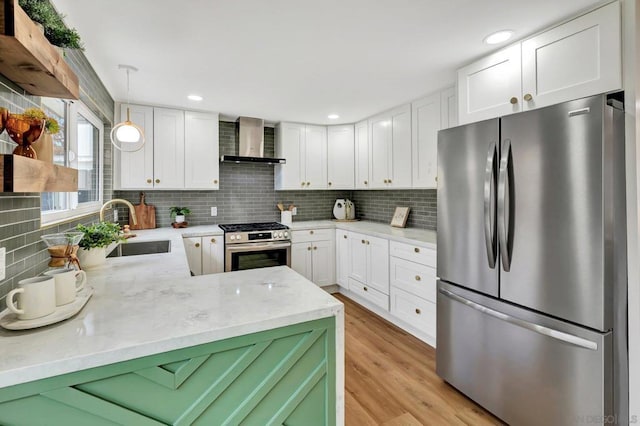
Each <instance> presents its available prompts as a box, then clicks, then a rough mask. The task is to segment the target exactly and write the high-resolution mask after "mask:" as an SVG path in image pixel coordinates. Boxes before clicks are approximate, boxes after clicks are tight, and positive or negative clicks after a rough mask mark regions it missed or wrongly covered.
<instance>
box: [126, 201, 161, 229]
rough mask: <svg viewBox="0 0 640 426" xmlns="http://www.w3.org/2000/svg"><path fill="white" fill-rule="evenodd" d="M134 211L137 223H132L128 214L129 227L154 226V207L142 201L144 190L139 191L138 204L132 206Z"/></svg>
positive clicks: (150, 227)
mask: <svg viewBox="0 0 640 426" xmlns="http://www.w3.org/2000/svg"><path fill="white" fill-rule="evenodd" d="M133 208H134V209H135V211H136V218H137V219H138V224H137V225H134V224H133V219H132V218H131V215H129V227H130V228H131V229H154V228H155V227H156V208H155V207H154V206H150V205H148V204H145V203H144V192H141V193H140V204H137V205H135V206H133Z"/></svg>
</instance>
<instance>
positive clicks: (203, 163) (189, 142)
mask: <svg viewBox="0 0 640 426" xmlns="http://www.w3.org/2000/svg"><path fill="white" fill-rule="evenodd" d="M184 120H185V122H184V137H185V138H184V139H185V140H184V148H185V149H184V187H185V188H186V189H218V188H219V187H220V186H219V183H218V182H219V179H220V172H219V169H220V161H219V158H218V152H219V149H218V114H209V113H200V112H190V111H187V112H185V115H184Z"/></svg>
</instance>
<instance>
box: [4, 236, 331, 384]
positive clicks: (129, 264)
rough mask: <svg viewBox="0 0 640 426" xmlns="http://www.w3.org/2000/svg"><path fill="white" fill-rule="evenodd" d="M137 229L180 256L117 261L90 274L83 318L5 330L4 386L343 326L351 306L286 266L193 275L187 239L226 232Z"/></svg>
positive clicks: (146, 257) (112, 260) (137, 257)
mask: <svg viewBox="0 0 640 426" xmlns="http://www.w3.org/2000/svg"><path fill="white" fill-rule="evenodd" d="M133 232H134V233H135V234H137V237H136V238H134V239H133V241H153V240H163V239H169V240H171V252H170V253H161V254H151V255H143V256H128V257H119V258H109V259H107V263H106V265H105V266H101V267H99V268H96V269H93V270H90V271H87V272H88V284H89V285H90V286H92V287H93V288H94V289H95V294H94V295H93V297H92V298H91V299H90V300H89V302H88V303H87V305H86V306H85V308H84V309H83V310H82V311H81V312H80V313H79V314H78V315H77V316H75V317H74V318H71V319H69V320H67V321H64V322H62V323H59V324H56V325H52V326H49V327H44V328H41V329H35V330H31V331H27V332H11V331H7V330H1V331H0V348H1V350H0V388H1V387H6V386H11V385H15V384H19V383H25V382H29V381H32V380H38V379H43V378H47V377H52V376H57V375H60V374H65V373H69V372H73V371H78V370H83V369H87V368H92V367H98V366H102V365H107V364H111V363H115V362H121V361H126V360H129V359H134V358H139V357H143V356H147V355H152V354H156V353H161V352H166V351H170V350H174V349H180V348H185V347H189V346H194V345H199V344H203V343H207V342H213V341H217V340H221V339H226V338H230V337H235V336H240V335H244V334H249V333H255V332H259V331H264V330H268V329H272V328H277V327H282V326H287V325H290V324H295V323H300V322H304V321H310V320H314V319H319V318H325V317H329V316H338V317H339V320H338V325H339V327H341V326H342V320H341V319H340V318H341V316H342V313H343V305H342V303H341V302H340V301H338V300H337V299H335V298H334V297H332V296H331V295H329V294H328V293H326V292H325V291H324V290H322V289H320V288H319V287H317V286H316V285H315V284H313V283H311V282H310V281H308V280H307V279H305V278H304V277H302V276H301V275H299V274H297V273H296V272H294V271H293V270H291V269H289V268H287V267H284V266H281V267H275V268H265V269H253V270H249V271H239V272H229V273H223V274H214V275H202V276H198V277H191V276H190V275H189V268H188V265H187V259H186V256H185V253H184V245H183V243H182V236H183V235H185V236H198V235H215V234H216V233H219V234H221V233H222V231H220V229H219V228H218V227H217V226H197V227H191V228H184V229H173V228H159V229H154V230H144V231H138V230H136V231H133ZM339 331H340V333H341V330H339Z"/></svg>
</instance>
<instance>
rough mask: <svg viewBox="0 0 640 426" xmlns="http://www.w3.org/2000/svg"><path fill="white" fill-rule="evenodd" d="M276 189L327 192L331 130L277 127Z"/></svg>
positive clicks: (317, 127)
mask: <svg viewBox="0 0 640 426" xmlns="http://www.w3.org/2000/svg"><path fill="white" fill-rule="evenodd" d="M276 157H279V158H284V159H286V160H287V163H286V164H280V165H277V166H276V170H275V176H274V180H275V189H277V190H281V189H327V128H326V127H324V126H311V125H305V124H297V123H280V124H278V125H277V126H276Z"/></svg>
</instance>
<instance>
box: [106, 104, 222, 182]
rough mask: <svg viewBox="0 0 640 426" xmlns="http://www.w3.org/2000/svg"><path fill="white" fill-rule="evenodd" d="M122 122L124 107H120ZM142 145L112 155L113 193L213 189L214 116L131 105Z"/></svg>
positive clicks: (216, 163)
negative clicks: (137, 190)
mask: <svg viewBox="0 0 640 426" xmlns="http://www.w3.org/2000/svg"><path fill="white" fill-rule="evenodd" d="M120 109H121V111H120V112H121V116H122V119H123V120H124V119H126V114H127V108H126V106H125V105H121V106H120ZM130 111H131V121H133V122H134V123H135V124H136V125H139V126H140V127H142V129H143V131H144V133H145V138H146V143H145V144H144V146H143V147H142V149H141V150H139V151H136V152H120V151H118V152H116V153H115V155H114V158H115V173H114V175H115V179H114V185H115V189H218V188H219V158H218V139H219V136H218V114H216V113H196V112H189V111H187V112H185V111H182V110H177V109H168V108H154V107H150V106H142V105H131V106H130Z"/></svg>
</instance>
